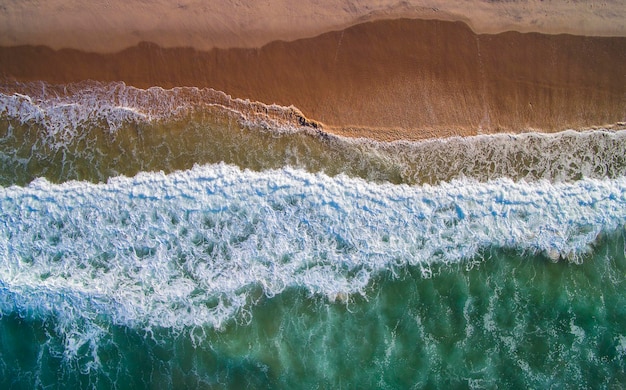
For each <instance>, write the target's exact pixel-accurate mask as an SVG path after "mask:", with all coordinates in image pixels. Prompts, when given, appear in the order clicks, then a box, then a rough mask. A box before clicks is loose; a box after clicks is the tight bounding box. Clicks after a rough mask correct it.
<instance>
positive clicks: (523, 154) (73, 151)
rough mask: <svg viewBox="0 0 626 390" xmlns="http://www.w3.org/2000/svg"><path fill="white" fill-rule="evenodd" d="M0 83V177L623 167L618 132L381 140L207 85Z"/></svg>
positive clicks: (595, 171) (612, 172)
mask: <svg viewBox="0 0 626 390" xmlns="http://www.w3.org/2000/svg"><path fill="white" fill-rule="evenodd" d="M0 92H2V93H0V120H1V123H0V127H4V126H6V129H0V130H4V132H3V134H2V138H0V168H1V169H0V183H4V184H5V185H6V184H13V183H18V184H24V183H27V182H29V181H30V180H33V179H34V178H36V177H41V176H45V177H46V178H48V179H49V180H53V181H66V180H72V179H74V180H75V179H80V180H91V181H103V180H106V179H107V178H108V177H111V176H112V175H113V176H114V175H118V174H126V175H134V174H136V173H137V172H139V171H146V170H147V171H159V170H164V171H166V172H171V171H173V170H175V169H188V168H191V166H193V164H194V163H199V164H206V163H217V162H220V161H224V162H227V163H229V164H235V165H238V166H240V167H242V168H250V169H255V170H264V169H271V168H280V167H282V166H286V165H289V166H292V167H297V168H302V169H306V170H309V171H314V172H318V171H322V172H326V173H328V174H329V175H336V174H340V173H345V174H348V175H350V176H358V177H362V178H365V179H368V180H373V181H390V182H394V183H408V184H421V183H430V184H437V183H439V182H442V181H451V180H454V179H460V178H463V177H467V178H475V179H478V180H481V181H487V180H493V179H496V178H499V177H509V178H512V179H514V180H526V181H536V180H541V179H547V180H551V181H557V182H558V181H572V180H579V179H581V178H583V177H588V178H604V177H609V178H614V177H619V176H624V175H626V157H625V156H624V153H623V150H624V149H625V148H626V131H623V130H622V131H608V130H595V131H588V132H575V131H566V132H562V133H557V134H538V133H530V134H519V135H510V134H499V135H489V136H477V137H466V138H450V139H442V140H439V139H438V140H426V141H420V142H405V141H399V142H391V143H385V142H376V141H372V140H366V139H348V138H343V137H338V136H333V135H330V134H327V133H324V132H323V130H322V129H321V127H320V125H319V124H316V123H314V122H311V121H309V120H307V119H306V118H304V116H303V115H302V114H301V113H300V112H299V111H298V110H297V109H295V108H293V107H280V106H276V105H271V106H268V105H264V104H262V103H256V102H254V103H253V102H249V101H244V100H239V99H232V98H230V97H229V96H227V95H225V94H224V93H221V92H218V91H214V90H211V89H198V88H174V89H171V90H165V89H162V88H158V87H154V88H149V89H147V90H143V89H138V88H134V87H129V86H126V85H124V84H123V83H110V84H102V83H95V82H85V83H79V84H70V85H65V86H50V85H48V84H45V83H30V84H18V85H16V86H8V87H7V86H4V87H3V88H0ZM2 125H4V126H2Z"/></svg>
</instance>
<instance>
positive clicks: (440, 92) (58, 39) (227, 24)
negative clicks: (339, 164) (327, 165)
mask: <svg viewBox="0 0 626 390" xmlns="http://www.w3.org/2000/svg"><path fill="white" fill-rule="evenodd" d="M55 3H56V4H57V6H58V5H59V4H64V6H63V7H62V9H61V8H59V9H55V10H50V7H52V5H50V4H55ZM198 3H199V4H200V2H198ZM214 3H215V2H206V1H205V2H202V3H201V4H203V6H204V7H208V8H206V9H205V8H202V7H203V6H200V5H199V4H193V2H188V3H184V4H183V3H179V4H178V5H177V6H180V11H176V12H179V13H180V14H177V13H176V12H174V11H172V12H171V13H170V14H168V15H170V16H169V17H168V18H165V17H163V15H164V14H161V13H159V12H161V11H163V12H165V13H167V12H169V11H168V10H169V8H168V7H171V6H172V4H176V3H171V2H163V3H162V4H161V3H158V2H133V1H127V2H119V3H117V2H109V3H107V4H110V5H115V7H117V8H115V7H114V8H115V10H114V11H106V12H105V10H100V11H102V14H101V15H99V16H98V17H96V16H94V15H92V14H89V15H91V19H90V18H85V15H86V14H85V13H84V12H85V8H84V7H85V6H83V5H81V4H82V3H79V2H76V4H74V5H72V1H65V2H59V1H49V2H44V4H42V9H44V10H45V9H48V10H49V11H50V14H49V20H48V21H46V22H45V23H43V24H42V25H41V26H39V27H35V26H34V24H35V23H34V22H33V21H32V19H28V20H30V22H27V21H25V19H24V18H26V17H25V16H22V19H21V20H22V23H23V24H20V23H18V21H19V18H15V21H14V22H12V24H11V23H9V24H4V22H2V23H0V26H3V27H0V30H1V29H2V28H5V29H8V30H10V31H13V34H14V36H15V37H16V40H14V41H13V43H29V44H30V45H26V46H16V47H3V48H0V76H4V77H6V78H9V79H17V80H45V81H48V82H52V83H67V82H71V81H80V80H85V79H93V80H101V81H125V82H126V83H127V84H130V85H135V86H138V87H149V86H153V85H158V86H162V87H174V86H197V87H211V88H214V89H217V90H221V91H224V92H226V93H228V94H230V95H232V96H233V97H237V98H243V99H251V100H256V101H261V102H264V103H268V104H271V103H277V104H280V105H285V106H289V105H294V106H296V107H297V108H299V109H300V110H302V112H303V113H304V114H305V115H306V116H307V117H309V118H311V119H314V120H318V121H321V122H322V123H323V124H324V126H325V129H330V130H332V131H334V132H336V133H340V134H344V135H350V136H367V137H371V138H377V139H385V140H392V139H422V138H429V137H444V136H451V135H472V134H478V133H493V132H520V131H530V130H536V131H557V130H563V129H567V128H574V129H580V128H586V127H591V126H596V125H605V124H613V123H616V122H620V121H625V120H626V71H625V69H626V68H625V66H624V64H626V38H625V37H623V36H624V35H626V34H624V32H625V31H624V23H625V22H624V21H625V20H626V10H625V8H626V7H624V5H623V3H622V2H621V1H614V2H611V1H608V2H602V3H598V4H597V5H596V4H595V3H594V2H566V1H553V2H550V1H546V2H541V1H532V0H528V1H524V2H521V1H520V2H518V1H506V2H505V1H503V2H498V1H492V2H487V1H478V0H468V1H466V2H453V1H438V2H436V1H419V2H417V1H414V2H411V1H408V2H401V3H399V5H394V4H392V3H393V2H390V1H370V2H367V3H368V5H363V4H360V2H348V1H339V0H335V1H331V0H320V1H317V2H314V1H310V2H307V3H304V2H302V4H305V5H301V4H299V5H298V7H295V6H294V5H293V4H292V3H291V2H287V1H284V2H281V1H278V0H270V1H266V2H254V5H253V6H250V5H247V6H246V5H243V4H241V2H235V1H228V2H224V3H223V5H222V7H221V8H219V9H218V8H216V7H214V9H213V11H215V12H216V13H215V14H213V13H211V12H209V11H210V9H211V7H210V5H211V4H213V5H215V4H214ZM308 3H310V4H308ZM313 3H315V4H313ZM363 3H365V2H363ZM19 4H22V3H21V2H20V3H19ZM103 4H105V3H103ZM459 4H462V7H463V8H461V6H460V5H459ZM100 6H101V5H98V6H96V5H93V6H90V7H92V8H91V11H93V10H96V9H98V10H99V8H97V7H100ZM592 6H594V7H593V8H592ZM0 7H1V6H0ZM12 7H13V8H10V7H9V9H10V10H12V12H14V11H15V9H17V8H19V7H18V6H17V5H12ZM81 7H82V8H81ZM5 8H6V7H5ZM52 8H53V7H52ZM177 9H178V8H177ZM429 9H430V11H428V10H429ZM139 10H142V11H146V12H147V13H146V14H145V15H143V16H141V17H138V15H137V12H139ZM148 10H151V11H150V12H148ZM193 10H195V11H196V12H192V11H193ZM207 10H209V11H207ZM548 11H550V12H548ZM24 12H26V14H25V15H30V16H31V17H32V13H33V12H35V13H37V12H43V11H41V10H39V9H31V8H28V7H24ZM28 12H30V13H28ZM273 13H276V15H274V14H273ZM433 13H437V15H434V14H433ZM37 15H39V14H37ZM78 15H82V16H80V17H79V16H78ZM159 15H161V16H159ZM216 15H218V16H216ZM400 15H404V16H411V17H414V16H422V17H433V18H434V17H439V16H441V17H440V19H458V20H463V21H464V22H467V23H470V24H471V26H472V27H471V28H470V27H468V25H467V24H465V23H462V22H452V21H442V20H415V19H396V18H395V17H396V16H400ZM442 15H443V16H442ZM5 16H6V15H5ZM622 16H623V17H622ZM37 17H38V18H42V19H41V20H43V17H42V16H41V15H39V16H37ZM392 17H393V18H392ZM587 17H588V18H589V19H588V20H587V19H586V18H587ZM94 18H95V19H94ZM216 18H217V19H216ZM220 18H221V19H220ZM385 18H392V19H385ZM92 19H93V20H92ZM96 19H97V20H96ZM365 19H372V20H374V21H370V22H364V23H360V24H355V23H357V22H358V21H359V20H365ZM133 20H135V24H134V25H133V23H132V21H133ZM150 20H151V22H150V23H152V25H153V27H152V30H150V29H148V28H147V27H146V26H147V25H148V24H150V23H148V22H147V21H150ZM555 20H556V22H555ZM202 21H204V23H202ZM553 22H554V23H553ZM609 22H610V23H609ZM81 23H82V24H81ZM107 23H108V24H107ZM144 23H148V24H144ZM176 23H179V24H180V25H179V26H177V25H176ZM340 25H350V26H351V27H347V28H344V29H341V30H337V31H330V32H325V33H323V34H321V35H317V36H315V37H309V38H301V39H296V40H291V39H293V38H297V37H300V36H310V35H314V34H315V33H319V32H321V31H320V30H322V29H323V28H324V29H330V28H334V27H336V26H340ZM7 26H8V27H7ZM11 26H13V27H11ZM16 26H17V27H16ZM46 26H48V27H46ZM55 26H56V27H55ZM71 26H74V27H75V30H73V31H70V30H71V28H70V27H71ZM130 26H134V27H135V30H133V31H135V32H130V30H128V31H127V29H128V28H130ZM18 27H19V28H18ZM29 28H30V30H29ZM46 28H47V29H48V30H46ZM53 28H57V29H58V30H56V31H58V34H56V35H55V34H48V36H46V35H45V34H44V33H43V32H42V31H52V30H53ZM20 29H21V30H20ZM125 29H126V30H125ZM500 30H519V31H541V32H544V33H550V34H538V33H519V32H515V31H510V32H505V33H499V34H494V32H497V31H500ZM5 31H7V30H5ZM475 31H481V32H488V33H489V34H477V33H476V32H475ZM563 31H568V32H576V33H580V34H587V35H594V36H593V37H590V36H582V35H563V34H554V33H557V32H563ZM29 34H30V35H29ZM68 34H70V35H68ZM185 34H188V35H186V36H185ZM603 35H617V36H616V37H602V36H603ZM0 36H1V37H3V38H2V39H4V41H0V42H1V43H3V44H5V45H8V46H11V43H10V42H7V39H9V38H7V35H4V34H2V33H0ZM107 38H111V39H107ZM277 38H281V39H285V40H289V41H272V40H274V39H277ZM138 39H139V40H141V39H146V40H150V41H152V42H156V43H157V44H155V43H140V44H138V45H134V46H132V47H128V48H126V49H124V50H122V51H120V52H115V53H107V52H108V51H109V50H115V49H119V48H120V47H122V46H123V47H126V46H128V45H129V44H135V43H136V42H135V41H136V40H138ZM269 41H272V42H270V43H267V44H265V45H264V46H262V47H260V46H259V45H261V44H264V43H266V42H269ZM32 44H38V45H49V46H51V47H52V48H59V47H75V48H79V49H87V51H88V52H87V51H85V50H82V51H81V50H75V49H62V50H53V49H51V48H50V47H46V46H34V45H32ZM163 46H187V47H177V48H164V47H163ZM190 46H193V48H192V47H190ZM213 46H219V47H230V48H213V49H211V48H212V47H213ZM231 46H235V47H231ZM240 46H243V47H248V48H240ZM257 46H259V47H257ZM97 52H101V53H99V54H98V53H97Z"/></svg>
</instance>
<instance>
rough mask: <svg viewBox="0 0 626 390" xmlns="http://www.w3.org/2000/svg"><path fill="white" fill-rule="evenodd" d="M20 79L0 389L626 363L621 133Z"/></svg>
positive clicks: (5, 139)
mask: <svg viewBox="0 0 626 390" xmlns="http://www.w3.org/2000/svg"><path fill="white" fill-rule="evenodd" d="M37 86H38V87H42V86H43V87H46V88H48V89H45V88H44V89H45V91H43V92H42V91H40V90H37V91H35V90H36V89H37V88H35V87H37ZM21 88H22V93H21V94H19V95H18V94H14V93H8V92H7V93H5V94H3V95H0V98H1V99H0V103H1V104H2V105H0V131H1V132H2V134H1V135H0V156H2V157H1V159H0V164H1V165H0V178H1V180H2V185H3V186H4V187H2V188H0V216H1V218H0V253H1V256H0V258H1V262H0V352H1V359H0V378H2V379H0V385H1V387H3V388H40V387H48V386H50V387H53V388H67V387H80V388H112V387H113V388H148V387H157V388H214V387H216V388H241V387H245V386H249V387H252V388H293V387H300V388H317V387H330V388H341V387H348V388H353V387H366V388H372V387H375V388H407V387H418V388H421V387H426V386H428V387H435V388H444V387H450V386H452V387H469V388H493V387H498V388H501V387H505V388H516V387H526V388H528V387H534V388H545V387H551V386H554V387H591V388H596V387H609V388H611V387H620V386H621V385H623V383H624V382H625V381H626V378H625V377H624V372H625V370H624V369H625V367H624V365H625V361H624V358H625V356H626V318H625V316H626V311H624V310H623V307H626V305H625V302H624V298H623V295H624V294H623V291H624V287H626V259H625V249H624V241H625V239H626V232H625V230H624V226H625V224H626V207H625V206H626V178H625V177H624V169H625V166H626V163H625V161H624V156H623V150H624V143H625V142H626V138H625V135H624V134H625V133H624V132H610V131H606V130H597V131H593V132H586V133H578V132H565V133H559V134H555V135H540V134H523V135H517V136H512V135H496V136H481V137H473V138H467V139H449V140H432V141H424V142H414V143H410V142H396V143H379V142H373V141H369V140H348V139H344V138H340V137H334V136H331V135H328V134H325V133H323V132H322V131H320V129H319V128H317V127H315V126H313V125H312V124H311V123H306V122H303V121H302V120H301V119H300V118H301V117H299V116H298V114H297V112H296V113H295V114H294V112H295V111H293V109H283V108H280V107H276V106H272V107H269V108H268V107H265V108H264V107H261V106H259V105H257V106H254V107H253V105H254V104H253V103H249V102H244V101H234V100H229V99H228V98H227V97H225V96H223V95H220V94H219V93H216V92H215V91H201V90H197V89H179V90H174V91H166V90H162V89H151V90H147V91H143V90H137V89H134V88H130V87H126V86H124V85H122V84H111V85H107V84H86V86H85V85H82V86H81V85H79V86H68V87H65V90H63V89H62V88H59V87H51V86H47V85H45V84H33V85H26V86H22V87H21ZM55 88H56V89H55ZM40 89H41V88H40ZM67 90H69V91H70V92H67ZM220 99H221V100H220ZM157 103H158V104H157ZM251 107H252V108H251ZM266 109H267V110H266ZM281 110H283V111H281Z"/></svg>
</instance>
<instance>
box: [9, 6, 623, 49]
mask: <svg viewBox="0 0 626 390" xmlns="http://www.w3.org/2000/svg"><path fill="white" fill-rule="evenodd" d="M399 17H406V18H420V19H438V20H451V21H463V22H465V23H466V24H468V25H469V26H470V27H471V28H472V29H473V30H474V31H475V32H478V33H498V32H504V31H520V32H542V33H549V34H559V33H570V34H577V35H588V36H624V35H626V4H625V3H624V0H605V1H579V0H501V1H498V0H463V1H457V0H404V1H399V0H305V1H292V0H263V1H245V0H244V1H242V0H177V1H171V0H150V1H148V0H107V1H83V0H20V1H16V0H0V46H14V45H45V46H49V47H51V48H53V49H61V48H74V49H80V50H87V51H97V52H114V51H118V50H122V49H125V48H127V47H131V46H135V45H137V44H138V43H139V42H142V41H147V42H154V43H156V44H158V45H159V46H161V47H181V46H190V47H194V48H196V49H200V50H209V49H212V48H214V47H220V48H230V47H260V46H262V45H265V44H267V43H269V42H272V41H275V40H287V41H291V40H295V39H300V38H307V37H313V36H317V35H319V34H322V33H325V32H328V31H331V30H342V29H344V28H346V27H348V26H351V25H354V24H358V23H361V22H364V21H372V20H379V19H394V18H399Z"/></svg>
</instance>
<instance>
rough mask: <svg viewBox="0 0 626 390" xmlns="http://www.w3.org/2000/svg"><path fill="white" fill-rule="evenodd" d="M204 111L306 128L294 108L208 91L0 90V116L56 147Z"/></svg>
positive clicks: (104, 86)
mask: <svg viewBox="0 0 626 390" xmlns="http://www.w3.org/2000/svg"><path fill="white" fill-rule="evenodd" d="M16 90H17V91H21V92H15V91H16ZM22 92H24V93H22ZM206 107H216V108H219V109H220V110H221V111H223V112H224V113H230V114H234V115H235V116H236V117H237V118H238V119H239V120H240V121H241V122H242V123H244V124H248V125H251V126H258V127H263V128H272V129H275V130H276V131H288V132H293V131H297V128H299V127H301V126H302V125H304V124H305V123H304V121H305V118H304V117H303V116H302V113H300V111H298V110H297V109H296V108H295V107H283V106H278V105H274V104H273V105H266V104H263V103H259V102H250V101H249V100H242V99H233V98H231V97H230V96H228V95H226V94H225V93H223V92H220V91H216V90H213V89H210V88H204V89H200V88H196V87H177V88H172V89H163V88H161V87H151V88H148V89H141V88H135V87H132V86H127V85H126V84H124V83H123V82H114V83H100V82H95V81H85V82H82V83H76V84H69V85H66V86H54V85H48V84H46V83H44V82H34V83H24V84H16V85H14V86H10V87H9V88H5V89H0V115H4V116H6V117H7V118H9V119H12V120H17V121H19V122H21V123H31V122H33V123H36V124H38V125H41V126H43V127H44V128H45V129H46V130H47V132H48V135H49V137H51V138H54V142H53V143H52V145H53V146H57V147H62V146H64V145H67V144H68V143H70V142H72V141H73V140H75V139H76V137H78V136H81V135H83V134H84V132H85V131H87V130H88V129H89V128H90V127H94V125H95V124H98V123H105V124H106V125H107V126H106V127H107V128H108V129H109V131H111V132H116V131H118V130H119V129H120V128H121V127H122V126H123V125H124V124H128V123H133V122H146V121H156V120H161V119H168V118H175V117H177V116H178V115H181V114H188V113H190V112H192V111H194V110H197V109H202V108H206Z"/></svg>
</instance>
